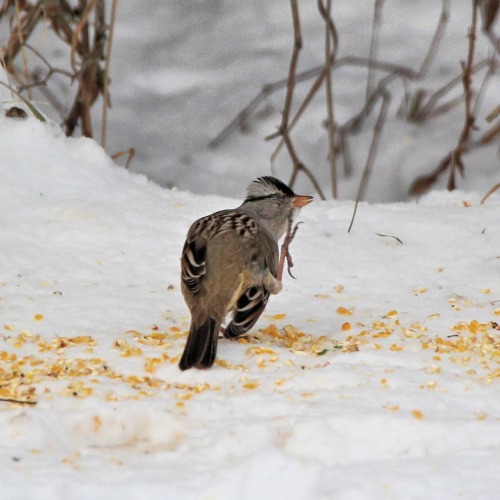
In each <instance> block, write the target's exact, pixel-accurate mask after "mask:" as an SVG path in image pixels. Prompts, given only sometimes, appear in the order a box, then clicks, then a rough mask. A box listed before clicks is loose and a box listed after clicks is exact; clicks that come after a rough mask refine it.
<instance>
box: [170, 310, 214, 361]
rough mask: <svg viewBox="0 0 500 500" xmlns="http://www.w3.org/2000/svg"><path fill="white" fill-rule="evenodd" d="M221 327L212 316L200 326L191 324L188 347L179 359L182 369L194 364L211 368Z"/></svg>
mask: <svg viewBox="0 0 500 500" xmlns="http://www.w3.org/2000/svg"><path fill="white" fill-rule="evenodd" d="M219 327H220V324H219V323H218V322H217V321H215V320H214V319H212V318H208V319H207V320H206V321H205V323H203V324H202V325H200V326H195V325H193V324H191V328H190V329H189V335H188V339H187V342H186V347H184V352H183V353H182V357H181V360H180V361H179V368H180V369H181V370H188V369H189V368H192V367H193V366H194V367H196V368H202V369H203V368H210V367H211V366H212V365H213V364H214V361H215V355H216V354H217V339H218V337H219Z"/></svg>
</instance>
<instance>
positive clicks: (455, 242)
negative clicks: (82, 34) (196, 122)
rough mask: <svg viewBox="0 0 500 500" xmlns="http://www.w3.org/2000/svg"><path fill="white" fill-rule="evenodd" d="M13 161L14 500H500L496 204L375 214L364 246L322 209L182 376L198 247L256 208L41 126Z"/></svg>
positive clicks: (4, 195)
mask: <svg viewBox="0 0 500 500" xmlns="http://www.w3.org/2000/svg"><path fill="white" fill-rule="evenodd" d="M4 98H7V96H5V95H4ZM5 106H7V105H5ZM0 150H1V151H2V159H1V162H0V180H1V182H0V200H1V202H0V204H1V210H0V225H1V228H2V231H1V232H0V246H1V248H2V254H1V255H2V256H1V261H0V263H1V266H0V327H1V328H2V330H3V341H2V346H1V348H0V376H1V383H0V396H1V397H2V398H15V399H18V400H22V401H33V402H36V405H27V404H16V403H9V402H7V401H4V402H0V421H1V427H0V428H1V431H0V461H1V464H2V467H1V468H0V498H2V499H11V498H16V499H17V498H23V499H24V498H37V499H45V498H47V499H53V498H68V497H71V498H72V499H83V498H89V497H92V498H108V499H113V498H122V497H123V495H124V494H125V495H127V498H144V497H150V498H218V499H230V498H259V497H261V498H287V499H306V498H311V499H312V498H314V499H318V498H320V499H321V498H325V499H326V498H340V499H344V498H345V499H353V498H354V499H357V498H360V499H364V498H424V497H426V498H445V497H446V498H456V497H463V498H493V497H495V495H496V494H497V492H498V487H499V483H498V470H499V467H500V433H499V432H498V427H499V420H500V398H499V397H498V381H499V366H498V360H499V353H500V345H499V342H500V337H499V332H498V331H497V330H495V329H494V327H493V324H492V322H497V323H498V322H500V321H499V320H500V288H499V283H500V280H499V276H500V274H499V271H500V255H499V249H500V228H499V225H498V214H499V208H500V195H499V194H498V193H497V194H493V195H492V196H491V197H490V198H489V199H488V200H487V201H486V202H485V203H484V204H480V200H481V196H482V194H484V189H483V190H482V191H481V192H480V193H476V192H472V191H471V192H463V191H456V192H453V193H448V192H433V193H431V194H429V195H428V196H426V197H424V198H422V199H421V200H420V201H418V202H411V203H393V204H379V205H375V204H367V203H362V204H360V206H359V208H358V212H357V216H356V220H355V222H354V225H353V229H352V231H351V232H350V233H348V232H347V228H348V226H349V222H350V219H351V216H352V211H353V202H351V201H338V202H334V201H326V202H320V201H318V200H316V201H315V202H314V203H313V204H312V205H310V206H308V207H306V208H305V209H304V210H303V211H302V213H301V216H300V220H301V221H303V222H304V224H302V225H301V226H300V229H299V231H298V234H297V237H296V239H295V241H294V242H293V243H292V254H293V257H294V263H295V266H294V268H293V272H294V274H295V276H296V278H297V279H296V280H293V279H291V278H290V277H288V276H286V277H285V279H284V289H283V291H282V292H281V293H280V294H279V295H277V296H275V297H272V299H271V300H270V303H269V305H268V308H267V310H266V311H265V314H264V315H263V317H262V318H261V319H260V321H259V322H258V324H257V325H256V327H255V329H254V330H253V331H252V335H251V337H250V338H249V339H248V340H247V341H246V343H245V342H244V341H241V342H229V341H226V340H221V341H220V346H219V361H218V364H216V365H215V366H214V367H213V368H212V369H210V370H207V371H196V370H189V371H187V372H180V371H179V369H178V368H177V361H178V359H179V356H180V353H181V352H182V349H183V346H184V343H185V339H186V330H187V328H188V325H189V316H188V311H187V308H186V306H185V304H184V303H183V300H182V297H181V294H180V290H179V284H178V282H179V260H178V259H179V254H180V249H181V248H182V244H183V241H184V237H185V233H186V231H187V228H188V227H189V225H190V223H191V222H192V221H193V220H194V219H196V218H198V217H200V216H202V215H205V214H206V213H209V212H211V211H215V210H218V209H221V208H226V207H231V206H236V205H237V204H238V203H239V200H241V198H242V197H243V195H244V189H243V188H242V189H240V190H239V191H238V192H237V193H235V196H236V195H237V198H235V199H228V198H221V197H218V196H201V195H194V194H190V193H187V192H183V191H177V190H167V189H164V188H161V187H159V186H157V185H156V184H154V183H152V182H151V181H148V180H147V179H146V178H145V177H144V176H140V175H136V174H132V173H129V172H127V171H126V170H124V169H122V168H120V167H117V166H115V165H114V164H113V162H112V161H111V160H110V158H109V157H108V156H107V155H106V154H105V152H104V151H103V150H102V149H101V148H100V146H99V145H97V144H96V143H95V142H94V141H92V140H90V139H83V138H80V139H73V138H66V137H64V135H63V134H62V132H61V131H60V130H59V128H58V127H57V126H56V125H54V124H53V123H51V122H50V121H49V122H47V123H41V122H39V121H37V120H36V119H35V118H33V117H30V116H29V117H28V118H26V119H12V118H6V117H5V116H4V115H3V113H2V114H1V116H0ZM249 180H251V178H250V179H245V181H246V182H248V181H249ZM304 194H307V193H304ZM396 238H398V239H396Z"/></svg>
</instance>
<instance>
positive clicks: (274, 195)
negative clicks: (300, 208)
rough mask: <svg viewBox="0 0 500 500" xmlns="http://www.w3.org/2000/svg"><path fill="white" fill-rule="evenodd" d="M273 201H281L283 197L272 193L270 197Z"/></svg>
mask: <svg viewBox="0 0 500 500" xmlns="http://www.w3.org/2000/svg"><path fill="white" fill-rule="evenodd" d="M272 199H273V200H281V199H283V195H282V194H281V193H274V194H273V196H272Z"/></svg>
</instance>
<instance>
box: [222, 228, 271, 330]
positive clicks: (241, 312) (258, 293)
mask: <svg viewBox="0 0 500 500" xmlns="http://www.w3.org/2000/svg"><path fill="white" fill-rule="evenodd" d="M260 237H261V244H260V251H261V252H262V257H263V265H264V272H266V271H269V272H270V273H271V274H272V275H273V276H274V277H276V276H277V273H278V246H277V244H276V242H275V241H274V239H273V238H272V236H271V235H270V234H268V233H267V232H261V233H260ZM269 294H270V292H269V290H267V289H266V288H265V287H264V286H263V285H254V286H251V287H249V288H247V289H246V290H245V291H244V292H243V294H242V295H241V296H240V298H239V299H238V301H237V302H236V307H235V310H234V314H233V320H232V321H231V323H229V325H228V327H227V328H226V331H225V332H224V335H225V336H226V337H227V338H235V337H239V336H240V335H243V334H244V333H246V332H248V331H249V330H250V329H251V328H252V327H253V326H254V325H255V323H256V322H257V320H258V319H259V317H260V315H261V314H262V313H263V312H264V309H265V307H266V304H267V301H268V300H269Z"/></svg>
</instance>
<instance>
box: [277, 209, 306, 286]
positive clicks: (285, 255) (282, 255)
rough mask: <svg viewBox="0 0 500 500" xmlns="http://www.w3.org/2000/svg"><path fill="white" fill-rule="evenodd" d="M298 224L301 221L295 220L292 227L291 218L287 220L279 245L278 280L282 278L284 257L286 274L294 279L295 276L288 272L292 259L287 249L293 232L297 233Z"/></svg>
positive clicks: (291, 265)
mask: <svg viewBox="0 0 500 500" xmlns="http://www.w3.org/2000/svg"><path fill="white" fill-rule="evenodd" d="M299 224H302V223H301V222H297V224H295V227H294V228H293V229H292V219H290V220H289V221H288V229H287V232H286V235H285V239H284V240H283V243H282V245H281V253H280V261H279V266H278V280H279V281H281V280H282V278H283V267H284V266H285V259H286V264H287V271H288V274H289V275H290V276H291V277H292V278H293V279H295V276H294V275H293V274H292V273H291V272H290V269H291V268H292V267H293V261H292V256H291V255H290V252H289V250H288V247H289V246H290V243H291V242H292V240H293V239H294V238H295V234H296V233H297V230H298V229H299Z"/></svg>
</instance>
